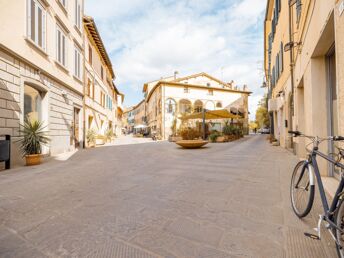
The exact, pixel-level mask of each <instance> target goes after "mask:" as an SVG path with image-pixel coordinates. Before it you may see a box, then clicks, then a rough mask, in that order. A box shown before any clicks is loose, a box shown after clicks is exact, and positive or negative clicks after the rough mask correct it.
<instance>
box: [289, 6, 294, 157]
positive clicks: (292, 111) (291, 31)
mask: <svg viewBox="0 0 344 258" xmlns="http://www.w3.org/2000/svg"><path fill="white" fill-rule="evenodd" d="M291 8H292V5H291V4H290V1H289V10H288V13H289V42H294V37H293V29H292V10H291ZM289 56H290V80H291V103H292V106H291V107H290V108H291V120H293V117H294V112H295V111H294V110H295V109H294V103H295V102H294V47H291V49H290V51H289ZM289 123H290V128H291V130H293V121H289ZM290 141H291V148H293V149H294V139H293V137H292V136H291V137H290ZM294 153H295V149H294Z"/></svg>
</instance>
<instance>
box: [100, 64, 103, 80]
mask: <svg viewBox="0 0 344 258" xmlns="http://www.w3.org/2000/svg"><path fill="white" fill-rule="evenodd" d="M100 77H101V78H102V80H103V79H104V68H103V66H100Z"/></svg>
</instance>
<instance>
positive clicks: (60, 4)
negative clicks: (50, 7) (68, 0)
mask: <svg viewBox="0 0 344 258" xmlns="http://www.w3.org/2000/svg"><path fill="white" fill-rule="evenodd" d="M56 2H57V3H58V5H59V6H60V7H61V10H62V11H63V12H64V14H65V15H66V16H67V17H68V11H67V7H66V6H64V5H63V4H62V3H61V2H60V0H56Z"/></svg>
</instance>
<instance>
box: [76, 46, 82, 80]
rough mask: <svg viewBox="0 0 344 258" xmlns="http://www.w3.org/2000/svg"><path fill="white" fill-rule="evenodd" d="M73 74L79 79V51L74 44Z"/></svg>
mask: <svg viewBox="0 0 344 258" xmlns="http://www.w3.org/2000/svg"><path fill="white" fill-rule="evenodd" d="M74 76H75V77H77V78H78V79H81V51H80V49H79V48H78V47H77V46H74Z"/></svg>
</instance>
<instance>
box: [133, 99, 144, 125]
mask: <svg viewBox="0 0 344 258" xmlns="http://www.w3.org/2000/svg"><path fill="white" fill-rule="evenodd" d="M132 113H133V118H134V128H135V127H138V126H139V127H140V126H141V127H142V126H146V125H147V120H146V102H145V100H144V99H143V100H142V101H140V103H138V104H137V105H136V106H134V107H133V110H132Z"/></svg>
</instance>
